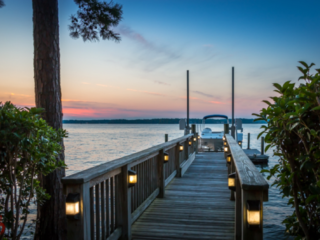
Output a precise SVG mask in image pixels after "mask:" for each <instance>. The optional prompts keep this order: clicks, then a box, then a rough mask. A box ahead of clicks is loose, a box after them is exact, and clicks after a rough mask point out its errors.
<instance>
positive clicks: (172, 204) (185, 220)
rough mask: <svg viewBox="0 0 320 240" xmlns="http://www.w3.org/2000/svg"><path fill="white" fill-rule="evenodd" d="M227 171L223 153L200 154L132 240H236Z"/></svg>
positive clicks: (139, 225) (140, 220)
mask: <svg viewBox="0 0 320 240" xmlns="http://www.w3.org/2000/svg"><path fill="white" fill-rule="evenodd" d="M227 171H228V168H227V167H226V160H225V159H224V155H223V153H218V152H206V153H198V154H197V155H196V158H195V160H194V161H193V163H192V165H191V166H190V167H189V169H188V170H187V172H186V173H185V174H184V175H183V177H182V178H174V179H173V180H172V181H171V183H170V184H169V185H168V186H167V187H166V189H165V197H164V198H156V199H155V200H154V202H153V203H152V204H151V205H150V206H149V207H148V208H147V209H146V211H145V212H144V213H143V214H142V215H141V216H140V217H139V218H138V220H137V221H136V222H135V223H134V224H133V225H132V239H135V240H137V239H234V215H235V209H234V208H235V204H234V201H230V190H229V189H228V184H227V174H228V173H227Z"/></svg>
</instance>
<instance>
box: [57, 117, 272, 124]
mask: <svg viewBox="0 0 320 240" xmlns="http://www.w3.org/2000/svg"><path fill="white" fill-rule="evenodd" d="M240 119H241V120H242V123H243V124H263V123H267V122H265V121H257V122H254V121H253V120H254V119H248V118H240ZM179 121H180V118H156V119H134V120H127V119H105V120H63V123H64V124H179ZM189 121H190V124H201V123H202V119H197V118H191V119H190V120H189ZM206 123H208V124H223V123H227V121H226V120H223V119H222V120H220V119H219V120H216V119H207V120H206ZM229 123H231V119H229Z"/></svg>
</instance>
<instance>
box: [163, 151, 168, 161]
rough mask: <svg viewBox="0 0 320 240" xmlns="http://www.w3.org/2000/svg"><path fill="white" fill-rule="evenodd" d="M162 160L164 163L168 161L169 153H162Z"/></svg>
mask: <svg viewBox="0 0 320 240" xmlns="http://www.w3.org/2000/svg"><path fill="white" fill-rule="evenodd" d="M163 162H164V163H167V162H169V154H168V153H166V152H164V153H163Z"/></svg>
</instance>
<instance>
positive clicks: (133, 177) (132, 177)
mask: <svg viewBox="0 0 320 240" xmlns="http://www.w3.org/2000/svg"><path fill="white" fill-rule="evenodd" d="M137 181H138V180H137V173H136V172H135V171H133V170H131V169H129V170H128V187H129V188H130V187H133V186H134V185H135V184H136V183H137Z"/></svg>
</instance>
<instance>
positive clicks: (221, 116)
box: [203, 114, 228, 119]
mask: <svg viewBox="0 0 320 240" xmlns="http://www.w3.org/2000/svg"><path fill="white" fill-rule="evenodd" d="M207 118H225V119H228V117H227V116H226V115H219V114H214V115H207V116H204V117H203V119H207Z"/></svg>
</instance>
